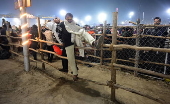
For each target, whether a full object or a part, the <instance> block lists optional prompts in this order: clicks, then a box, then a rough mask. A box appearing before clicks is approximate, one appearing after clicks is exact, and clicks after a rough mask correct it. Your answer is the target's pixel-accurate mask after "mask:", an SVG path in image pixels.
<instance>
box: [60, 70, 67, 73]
mask: <svg viewBox="0 0 170 104" xmlns="http://www.w3.org/2000/svg"><path fill="white" fill-rule="evenodd" d="M59 71H61V72H65V73H68V70H67V69H59Z"/></svg>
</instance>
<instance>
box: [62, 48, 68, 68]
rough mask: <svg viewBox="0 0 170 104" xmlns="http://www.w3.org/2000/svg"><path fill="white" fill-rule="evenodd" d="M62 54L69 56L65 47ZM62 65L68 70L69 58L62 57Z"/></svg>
mask: <svg viewBox="0 0 170 104" xmlns="http://www.w3.org/2000/svg"><path fill="white" fill-rule="evenodd" d="M62 56H64V57H67V54H66V50H65V47H63V51H62ZM62 66H63V69H64V70H68V60H67V59H62Z"/></svg>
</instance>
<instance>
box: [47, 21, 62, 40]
mask: <svg viewBox="0 0 170 104" xmlns="http://www.w3.org/2000/svg"><path fill="white" fill-rule="evenodd" d="M59 23H60V22H58V21H57V18H54V19H53V21H51V20H48V21H47V23H46V28H48V29H49V30H51V31H52V33H53V34H54V36H55V38H56V40H57V43H62V42H61V40H60V39H59V37H58V33H57V32H56V27H57V25H58V24H59Z"/></svg>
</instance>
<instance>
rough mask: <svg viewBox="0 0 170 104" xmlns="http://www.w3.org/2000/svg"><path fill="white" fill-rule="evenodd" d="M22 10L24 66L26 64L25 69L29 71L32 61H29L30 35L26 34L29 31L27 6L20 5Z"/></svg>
mask: <svg viewBox="0 0 170 104" xmlns="http://www.w3.org/2000/svg"><path fill="white" fill-rule="evenodd" d="M20 11H21V17H20V18H21V25H22V26H21V29H22V45H23V55H24V66H25V71H29V69H30V61H29V54H28V48H29V47H28V41H29V40H28V37H27V35H26V34H28V33H27V25H28V24H27V20H26V16H27V15H24V14H26V8H25V7H24V6H23V7H20Z"/></svg>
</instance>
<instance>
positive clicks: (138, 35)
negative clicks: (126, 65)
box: [134, 19, 140, 76]
mask: <svg viewBox="0 0 170 104" xmlns="http://www.w3.org/2000/svg"><path fill="white" fill-rule="evenodd" d="M139 40H140V19H138V20H137V35H136V46H137V47H139ZM139 52H140V51H139V50H136V54H135V67H136V68H138V67H139ZM137 75H138V73H137V71H134V76H137Z"/></svg>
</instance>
